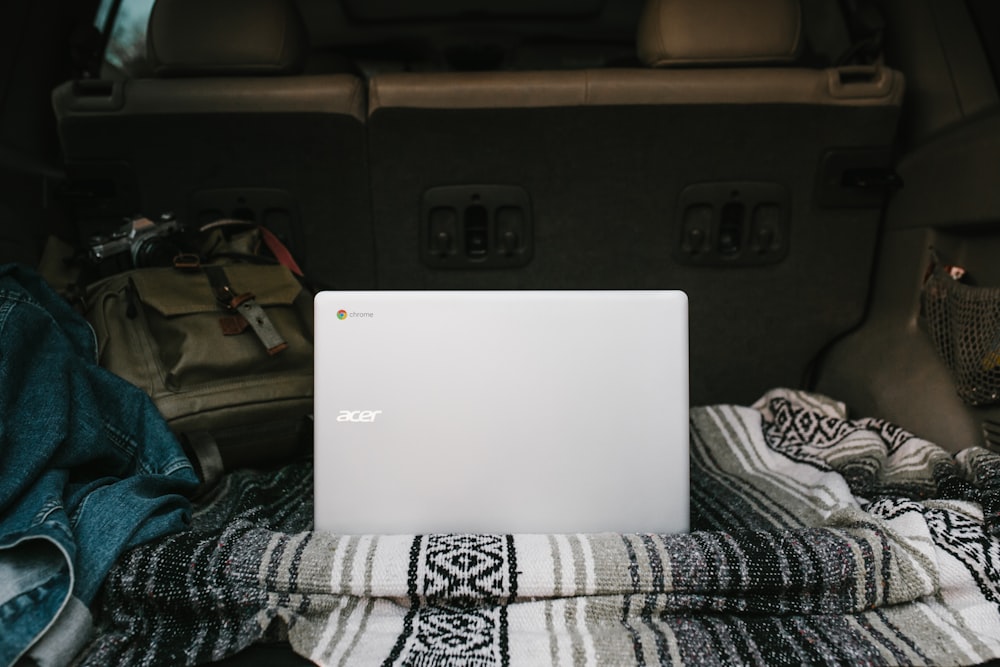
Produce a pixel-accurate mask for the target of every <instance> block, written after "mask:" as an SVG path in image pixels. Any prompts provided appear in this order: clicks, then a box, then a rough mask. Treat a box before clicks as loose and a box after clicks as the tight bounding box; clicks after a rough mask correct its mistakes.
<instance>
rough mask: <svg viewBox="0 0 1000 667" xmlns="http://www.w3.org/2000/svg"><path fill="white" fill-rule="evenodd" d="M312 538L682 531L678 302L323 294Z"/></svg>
mask: <svg viewBox="0 0 1000 667" xmlns="http://www.w3.org/2000/svg"><path fill="white" fill-rule="evenodd" d="M315 304H316V305H315V308H316V325H315V359H316V361H315V364H316V373H315V377H316V380H315V382H316V386H315V501H316V509H315V512H316V516H315V519H316V523H315V525H316V529H317V530H322V531H330V532H335V533H343V534H406V535H411V534H428V533H500V534H503V533H600V532H653V533H673V532H683V531H686V530H687V529H688V495H689V476H688V320H687V297H686V296H685V294H684V293H683V292H679V291H486V292H482V291H479V292H477V291H437V292H417V291H407V292H391V291H382V292H336V291H330V292H322V293H320V294H318V295H317V297H316V300H315Z"/></svg>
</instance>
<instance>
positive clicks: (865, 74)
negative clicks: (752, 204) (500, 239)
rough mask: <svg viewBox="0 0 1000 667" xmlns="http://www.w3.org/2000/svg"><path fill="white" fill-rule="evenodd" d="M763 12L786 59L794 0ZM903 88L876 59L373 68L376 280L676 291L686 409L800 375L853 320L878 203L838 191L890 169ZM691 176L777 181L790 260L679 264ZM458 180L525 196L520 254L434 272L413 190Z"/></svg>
mask: <svg viewBox="0 0 1000 667" xmlns="http://www.w3.org/2000/svg"><path fill="white" fill-rule="evenodd" d="M721 4H724V3H721ZM721 4H720V5H719V6H721ZM748 4H749V3H748ZM770 4H771V5H773V7H772V9H774V8H780V7H785V8H786V9H787V10H788V11H789V12H791V13H790V14H789V15H788V16H786V17H785V25H786V26H788V28H787V29H786V30H782V31H781V34H782V35H784V37H787V38H788V40H787V43H786V46H787V47H788V48H787V49H784V50H783V51H782V53H783V54H784V55H785V56H788V57H791V56H792V55H793V52H795V51H796V50H797V49H798V48H799V46H798V45H797V44H798V42H797V41H796V40H793V39H792V35H793V34H795V30H794V29H793V26H795V25H797V21H798V20H799V19H798V10H797V4H794V5H793V3H783V2H775V3H770ZM651 5H652V6H662V7H664V8H665V11H667V10H669V11H670V12H673V9H672V7H673V4H672V3H662V4H661V3H658V2H655V0H654V1H653V2H652V3H651ZM772 14H773V12H772ZM694 15H700V16H702V17H703V18H705V16H706V14H705V13H703V12H700V13H699V12H694V13H693V14H692V16H694ZM707 16H709V17H710V16H711V14H710V13H709V14H708V15H707ZM652 18H658V17H652ZM645 20H651V14H650V12H648V11H647V12H646V14H645ZM643 29H644V28H643V27H640V32H642V30H643ZM704 30H708V28H704ZM796 39H797V38H796ZM771 41H773V42H774V43H775V44H777V43H778V41H785V40H784V38H782V40H778V39H777V38H776V39H775V40H771ZM902 92H903V80H902V77H901V75H900V74H899V73H898V72H894V71H892V70H888V69H885V68H870V69H867V70H840V69H810V68H805V67H798V66H794V67H793V66H778V65H776V64H775V63H773V62H768V63H767V66H766V67H762V66H744V65H741V66H740V67H738V68H737V67H723V66H719V64H718V63H712V66H711V67H697V66H688V67H684V68H655V69H654V68H636V69H590V70H576V71H534V72H487V73H482V72H480V73H467V72H451V73H447V72H438V73H395V74H383V75H378V76H376V77H374V78H373V80H372V81H371V82H370V86H369V118H368V127H369V155H370V159H371V167H370V168H371V174H372V196H373V217H374V229H375V240H376V248H377V276H378V284H379V286H380V287H383V288H390V289H394V288H395V289H399V288H407V289H409V288H424V289H466V288H482V289H493V288H504V289H522V288H535V289H608V288H634V289H647V288H657V289H668V288H680V289H683V290H685V291H686V292H687V293H688V296H689V298H690V315H691V345H690V350H691V400H692V403H693V404H706V403H720V402H737V403H746V402H750V401H753V400H755V399H756V397H757V396H759V395H760V394H761V392H763V391H765V390H767V389H768V388H769V387H773V386H798V385H800V384H801V382H802V379H803V376H804V374H805V373H806V372H807V371H808V369H809V367H810V364H811V362H812V360H813V359H814V358H815V357H816V355H818V354H819V353H820V352H821V351H822V350H823V349H824V347H825V346H826V345H827V344H829V343H830V342H831V341H832V340H834V339H836V338H837V337H838V336H839V335H841V334H842V333H843V332H845V331H847V330H849V329H850V328H851V327H853V326H855V325H856V324H857V323H858V322H859V321H860V320H861V318H862V317H863V315H864V312H865V304H866V299H867V290H868V287H867V286H868V280H869V278H870V271H871V262H872V258H873V253H874V250H875V245H876V238H877V233H878V221H879V215H880V206H881V203H882V202H883V196H882V194H881V193H880V192H877V191H876V192H875V193H874V194H872V193H868V195H865V194H864V193H861V192H857V191H854V190H852V189H851V188H850V187H847V186H845V185H844V182H845V180H844V179H845V178H846V176H845V173H846V172H848V171H850V170H851V169H852V168H854V167H864V166H865V165H869V166H870V162H871V161H874V162H877V163H879V164H888V148H889V147H890V146H891V144H892V141H893V138H894V136H895V131H896V124H897V118H898V115H899V109H900V104H901V100H902ZM831 153H832V155H833V156H834V157H833V158H830V157H829V155H830V154H831ZM705 184H708V185H709V186H710V187H714V188H716V189H717V190H718V188H722V189H723V194H722V197H723V200H724V199H725V197H729V196H732V197H733V198H734V200H735V201H743V200H744V199H745V198H746V197H747V192H748V191H752V189H753V187H754V186H753V185H750V186H749V187H745V186H747V184H764V187H765V188H772V189H775V190H776V191H778V192H781V193H784V196H785V197H786V198H785V200H784V201H783V202H782V204H781V205H782V207H783V209H782V210H783V214H784V215H785V216H787V217H786V219H787V221H788V230H787V237H786V238H785V239H784V240H783V241H782V243H783V252H785V253H787V254H786V255H785V256H783V257H782V258H779V259H777V260H775V261H771V262H766V263H761V264H758V265H752V264H748V263H745V262H744V263H741V262H739V261H728V260H727V258H726V257H723V256H717V257H716V258H715V259H716V260H717V261H713V262H706V263H699V260H698V259H695V260H692V259H691V258H690V257H685V256H684V255H683V246H684V237H683V234H684V224H685V223H684V221H683V219H684V216H685V208H684V206H685V204H684V202H685V201H686V199H685V197H689V196H690V190H689V188H692V187H694V188H697V187H701V186H703V185H705ZM458 185H502V186H516V187H519V188H521V189H523V191H524V192H526V193H527V196H528V198H529V199H530V202H531V213H532V216H533V237H532V241H533V257H532V259H531V261H530V262H528V263H527V264H525V265H524V266H520V267H515V268H507V269H502V268H480V269H476V268H473V267H469V266H467V265H466V266H465V267H464V268H452V269H444V268H438V267H436V266H434V265H432V264H430V263H429V262H428V261H426V259H425V258H422V257H421V252H420V251H421V248H422V247H423V246H422V244H423V243H426V242H427V238H428V237H427V234H426V230H425V229H423V227H424V226H427V224H428V222H427V218H426V216H425V215H424V209H423V208H422V201H424V200H425V197H426V196H427V193H428V192H429V191H430V190H431V189H432V188H441V187H446V186H458ZM726 188H728V189H726ZM730 193H732V194H730ZM722 203H724V201H723V202H722ZM747 225H749V223H745V224H744V226H743V228H742V233H743V235H744V242H745V243H752V240H750V239H748V238H747V237H748V236H749V231H748V229H747ZM709 243H710V244H718V243H719V241H718V239H711V240H710V241H709ZM747 254H751V255H752V252H750V253H748V252H747V251H746V250H744V255H743V257H742V259H744V260H748V261H752V260H753V258H752V257H747ZM733 323H739V326H738V328H736V327H734V324H733Z"/></svg>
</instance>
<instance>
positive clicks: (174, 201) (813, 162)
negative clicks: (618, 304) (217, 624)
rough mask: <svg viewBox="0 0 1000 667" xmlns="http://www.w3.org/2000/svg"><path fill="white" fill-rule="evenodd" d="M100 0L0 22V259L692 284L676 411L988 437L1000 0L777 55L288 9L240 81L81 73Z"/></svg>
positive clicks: (825, 18)
mask: <svg viewBox="0 0 1000 667" xmlns="http://www.w3.org/2000/svg"><path fill="white" fill-rule="evenodd" d="M99 4H100V3H99V2H98V1H97V0H86V1H77V0H6V1H5V3H4V7H3V9H0V264H4V263H8V262H17V263H23V264H27V265H31V266H39V265H40V264H41V263H42V262H43V261H46V260H51V256H50V255H48V254H47V247H48V245H49V243H50V238H51V237H53V236H55V237H58V238H60V239H62V240H63V241H65V242H67V243H69V244H70V245H76V246H77V247H78V248H82V247H85V246H86V244H87V242H88V238H89V237H90V236H92V235H93V234H95V233H107V232H110V231H112V230H114V229H117V228H118V227H120V226H121V224H122V222H123V220H124V219H125V218H126V217H127V216H131V215H135V214H143V215H148V216H157V215H160V214H162V213H165V212H170V213H173V214H175V215H177V216H178V217H179V218H180V219H181V220H182V221H183V220H189V221H197V222H206V221H209V220H211V219H213V218H215V217H244V218H251V219H254V220H255V221H257V222H263V223H265V225H268V224H270V225H272V226H273V228H274V230H275V231H276V233H278V234H279V236H281V237H282V240H283V241H285V242H286V244H287V245H288V246H289V247H290V248H291V249H292V251H293V252H294V253H295V254H296V255H297V256H298V257H299V259H300V261H301V263H302V265H303V268H304V269H305V270H306V273H307V275H309V276H310V277H311V278H312V279H313V280H314V281H315V283H316V284H317V285H318V286H321V287H324V288H330V289H345V290H369V289H373V290H465V289H486V290H492V289H512V290H532V289H538V290H561V289H566V290H591V289H596V290H605V289H658V290H659V289H664V290H666V289H681V290H684V291H685V292H686V293H687V295H688V298H689V303H690V398H691V405H692V406H696V405H697V406H706V405H717V404H734V405H751V404H752V403H753V402H754V401H756V400H757V399H758V398H760V397H761V396H762V395H763V394H764V393H765V392H767V391H768V390H770V389H774V388H778V387H787V388H793V389H802V390H807V391H811V392H817V393H820V394H823V395H826V396H829V397H830V398H832V399H834V400H836V401H840V402H842V403H844V404H845V405H846V407H847V410H848V414H849V415H850V417H851V418H863V417H874V418H878V419H885V420H888V421H889V422H892V423H894V424H896V425H898V426H900V427H901V428H903V429H905V430H906V431H909V432H911V433H913V434H915V435H917V436H919V437H921V438H924V439H926V440H929V441H930V442H933V443H936V444H938V445H940V446H941V447H943V448H944V449H946V450H948V451H949V452H951V453H958V452H960V451H962V450H966V449H968V448H972V447H985V448H987V449H990V450H993V451H996V452H1000V262H998V261H997V260H998V257H1000V92H998V90H1000V68H998V67H1000V65H998V63H1000V33H998V28H997V26H1000V11H998V7H1000V3H995V2H991V1H990V0H969V1H968V2H955V1H953V0H877V1H871V2H866V1H863V0H848V1H846V2H836V1H833V0H802V2H801V6H802V12H803V14H802V17H803V25H804V28H803V29H804V32H805V37H804V44H803V46H802V47H801V48H800V50H799V52H798V54H797V55H798V60H797V61H795V62H792V63H790V62H780V61H779V62H766V63H764V64H756V65H750V66H744V65H739V66H733V65H731V64H725V63H724V64H721V65H717V64H712V65H709V66H701V65H695V66H691V65H690V64H687V63H681V64H680V65H679V66H676V67H675V66H672V65H671V66H667V67H660V66H655V67H654V66H652V65H650V64H648V63H647V62H644V61H643V59H642V58H640V57H638V56H637V51H636V26H637V24H638V22H639V20H640V13H641V10H642V6H643V2H642V1H641V0H627V1H615V0H606V1H603V2H602V1H600V0H593V2H579V3H574V2H564V1H557V0H551V1H549V2H546V3H544V7H545V11H544V12H541V10H539V9H538V7H541V6H542V5H536V4H534V3H530V2H516V3H514V2H508V3H506V4H504V3H500V5H502V6H503V7H504V9H503V10H500V9H498V8H496V7H492V5H497V3H490V2H486V1H485V0H484V1H482V2H478V3H471V4H470V6H471V5H481V6H478V7H476V8H474V9H472V10H469V11H468V12H465V13H459V15H458V17H457V18H456V16H454V15H453V11H452V10H453V8H452V4H453V3H449V2H444V1H443V0H442V1H441V2H437V3H405V2H404V3H394V2H389V1H385V2H365V1H361V0H358V1H355V0H341V1H340V2H335V1H333V0H300V1H299V2H298V6H299V10H300V12H301V14H302V17H303V20H304V24H305V26H306V27H307V30H308V40H309V44H310V49H309V52H308V57H307V59H306V61H305V64H304V66H303V67H302V70H301V72H300V73H296V74H293V75H288V76H285V75H281V74H278V75H274V76H272V75H267V76H257V75H252V76H247V77H242V76H236V75H230V74H225V75H216V74H209V75H202V74H196V75H190V76H188V75H187V74H184V73H180V74H177V73H171V74H169V75H162V76H161V75H157V74H155V73H152V72H149V71H141V70H140V71H139V72H138V73H137V74H135V75H134V76H131V75H129V76H127V75H125V74H124V72H123V71H121V70H119V69H117V68H111V67H110V66H108V65H106V64H105V65H103V67H102V66H101V65H100V63H99V62H97V61H95V58H94V54H95V53H99V48H98V47H99V46H100V43H101V41H102V38H101V37H100V35H99V34H97V33H95V31H94V29H93V28H92V23H93V20H92V17H93V15H94V13H95V12H96V11H97V6H98V5H99ZM411 5H412V6H411ZM418 5H419V6H420V9H417V8H416V7H417V6H418ZM498 6H499V5H498ZM852 8H853V9H854V10H856V11H855V13H853V14H852V13H851V12H850V11H848V12H846V13H845V12H844V11H842V10H844V9H848V10H850V9H852ZM872 9H876V10H877V14H878V15H880V16H881V17H882V20H881V21H875V23H871V21H870V17H871V16H872V15H873V14H871V10H872ZM540 12H541V13H540ZM873 26H874V27H873ZM873 39H874V40H875V44H876V47H877V48H878V50H879V53H877V54H874V55H872V56H871V57H868V56H864V55H863V52H864V50H865V49H866V48H868V47H869V46H870V44H871V40H873ZM859 53H862V55H860V56H859V55H858V54H859ZM845 54H847V64H846V65H843V66H841V65H840V63H841V58H842V57H843V56H845ZM142 66H148V63H146V64H145V65H142V64H140V65H137V67H142ZM84 75H86V77H87V78H83V77H84ZM286 80H287V81H286ZM274 91H277V92H274ZM331 91H332V92H331ZM57 261H61V260H57ZM49 268H50V269H51V267H49ZM56 268H57V269H58V268H59V267H56ZM58 272H59V271H58V270H57V271H56V273H58ZM959 275H961V277H962V279H961V281H957V280H955V278H954V276H959ZM953 283H954V284H953ZM963 299H964V301H963ZM0 353H2V352H0ZM271 651H272V649H271V648H268V649H266V650H264V649H262V650H261V652H260V653H258V655H257V659H259V660H260V664H273V663H270V661H271V660H281V659H284V660H291V658H290V657H289V656H288V655H285V654H283V653H282V654H280V655H275V654H274V653H271ZM251 659H252V658H251ZM233 664H253V663H252V662H239V661H237V662H234V663H233Z"/></svg>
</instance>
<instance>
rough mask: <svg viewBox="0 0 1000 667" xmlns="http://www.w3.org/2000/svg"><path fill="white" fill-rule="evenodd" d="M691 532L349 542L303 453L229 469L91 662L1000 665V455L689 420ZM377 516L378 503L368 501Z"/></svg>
mask: <svg viewBox="0 0 1000 667" xmlns="http://www.w3.org/2000/svg"><path fill="white" fill-rule="evenodd" d="M691 474H692V490H691V493H692V496H691V500H692V520H693V525H694V527H695V528H696V530H695V531H693V532H691V533H690V534H685V535H631V534H629V535H616V534H606V535H427V536H409V537H376V536H365V537H342V536H337V535H329V534H321V533H314V532H311V531H310V530H309V528H310V522H311V515H312V506H311V497H312V490H311V485H312V480H311V468H310V466H309V464H308V462H303V463H299V464H295V465H291V466H288V467H286V468H284V469H282V470H280V471H277V472H272V473H250V472H239V473H234V474H231V475H229V476H228V477H227V478H226V479H225V481H224V483H223V485H222V486H221V487H220V488H219V489H218V491H217V493H216V494H215V495H214V496H213V497H212V498H211V499H210V500H209V501H208V502H206V503H204V504H203V505H202V506H200V508H199V511H198V512H197V514H196V518H195V524H194V527H193V529H192V530H191V531H189V532H187V533H185V534H181V535H175V536H172V537H169V538H165V539H162V540H160V541H158V542H156V543H152V544H148V545H145V546H142V547H140V548H137V549H135V550H134V551H132V552H130V553H129V554H127V555H126V556H125V557H124V558H123V559H122V560H121V561H120V562H119V563H118V565H117V566H116V568H115V569H114V570H113V571H112V573H111V574H110V576H109V577H108V579H107V580H106V583H105V587H104V592H103V595H102V598H101V605H102V607H101V609H100V610H99V612H100V613H99V631H100V634H99V635H98V636H97V638H96V639H95V640H94V642H93V643H92V644H91V645H90V647H89V648H88V650H87V651H86V652H85V654H84V655H83V656H81V659H80V663H81V664H84V665H100V666H101V667H105V666H106V665H114V664H130V665H131V664H145V665H179V664H195V663H199V662H206V661H212V660H218V659H221V658H223V657H226V656H228V655H231V654H233V653H236V652H238V651H239V650H241V649H243V648H244V647H246V646H248V645H250V644H251V643H253V642H257V641H270V640H275V641H276V640H281V641H288V642H289V643H290V644H291V646H292V648H293V649H294V650H295V651H296V652H297V653H299V654H301V655H303V656H306V657H308V658H310V659H312V660H313V661H315V662H317V663H319V664H324V665H364V664H382V665H397V664H398V665H476V666H479V667H486V666H488V665H535V664H560V665H562V664H567V665H568V664H580V665H607V664H623V665H631V664H636V665H646V664H678V665H681V664H692V665H693V664H697V665H735V664H739V665H743V664H748V665H778V664H789V665H791V664H796V665H798V664H808V665H814V664H836V665H918V664H940V665H955V664H957V665H971V664H978V663H982V662H985V661H988V660H991V659H995V658H997V657H1000V570H998V568H1000V541H998V538H997V537H995V535H997V534H1000V530H998V529H1000V457H998V456H997V455H995V454H992V453H989V452H987V451H985V450H980V449H973V450H968V451H964V452H962V453H961V454H960V455H958V456H951V455H949V454H948V453H947V452H945V451H944V450H942V449H940V448H938V447H936V446H934V445H932V444H930V443H928V442H926V441H923V440H920V439H918V438H915V437H913V436H911V435H910V434H908V433H906V432H904V431H902V430H900V429H898V428H895V427H893V426H892V425H890V424H887V423H885V422H881V421H877V420H871V419H865V420H848V419H846V418H845V412H844V409H843V407H842V406H841V405H839V404H837V403H834V402H832V401H829V400H827V399H825V398H823V397H820V396H816V395H810V394H804V393H796V392H790V391H783V390H778V391H774V392H771V393H769V394H768V395H766V396H765V397H763V398H762V399H761V400H760V401H759V402H758V403H757V404H756V405H755V406H753V407H733V406H714V407H705V408H696V409H693V410H692V411H691ZM359 502H363V499H359Z"/></svg>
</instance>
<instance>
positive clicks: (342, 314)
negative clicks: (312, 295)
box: [337, 310, 347, 320]
mask: <svg viewBox="0 0 1000 667" xmlns="http://www.w3.org/2000/svg"><path fill="white" fill-rule="evenodd" d="M337 319H338V320H343V319H347V311H346V310H338V311H337Z"/></svg>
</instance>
